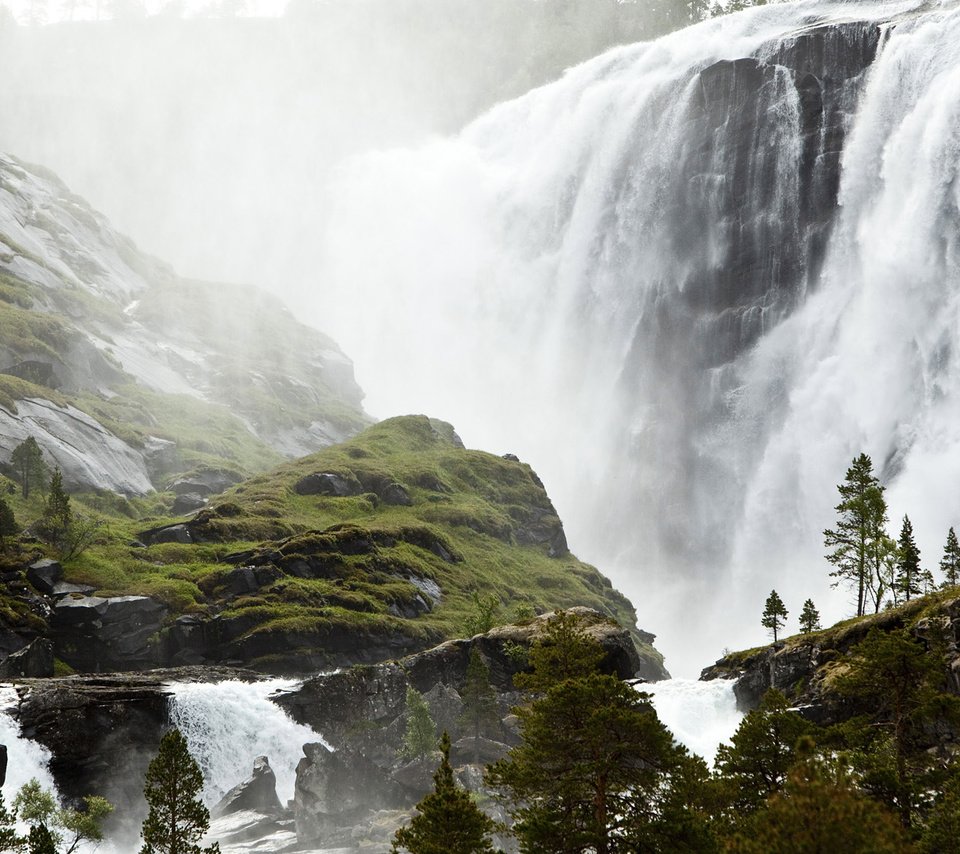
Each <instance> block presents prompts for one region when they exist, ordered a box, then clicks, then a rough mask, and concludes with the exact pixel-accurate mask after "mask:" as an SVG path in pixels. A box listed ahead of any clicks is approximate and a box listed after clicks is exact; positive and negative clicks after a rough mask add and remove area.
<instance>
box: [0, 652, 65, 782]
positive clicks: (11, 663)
mask: <svg viewBox="0 0 960 854" xmlns="http://www.w3.org/2000/svg"><path fill="white" fill-rule="evenodd" d="M44 676H53V644H52V643H50V641H48V640H47V639H46V638H37V639H36V640H35V641H32V642H31V643H30V644H28V645H27V646H25V647H24V648H23V649H21V650H19V651H18V652H14V653H11V654H10V655H8V656H7V657H6V658H5V659H4V660H3V661H0V679H21V678H25V677H26V678H42V677H44ZM0 785H2V784H0Z"/></svg>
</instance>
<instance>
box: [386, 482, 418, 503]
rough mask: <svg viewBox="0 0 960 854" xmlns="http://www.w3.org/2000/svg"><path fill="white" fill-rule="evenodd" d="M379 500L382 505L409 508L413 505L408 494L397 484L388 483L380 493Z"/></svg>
mask: <svg viewBox="0 0 960 854" xmlns="http://www.w3.org/2000/svg"><path fill="white" fill-rule="evenodd" d="M380 499H381V500H382V501H383V503H384V504H393V505H397V506H401V507H409V506H410V505H411V504H413V499H412V498H411V497H410V493H409V492H407V490H406V489H405V488H404V487H403V486H402V485H401V484H399V483H389V484H387V485H386V486H385V487H384V488H383V490H382V491H381V492H380Z"/></svg>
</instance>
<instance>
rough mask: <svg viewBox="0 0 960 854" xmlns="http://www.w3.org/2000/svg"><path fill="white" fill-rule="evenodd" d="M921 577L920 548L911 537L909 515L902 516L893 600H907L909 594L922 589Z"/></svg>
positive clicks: (919, 591) (911, 530) (913, 594)
mask: <svg viewBox="0 0 960 854" xmlns="http://www.w3.org/2000/svg"><path fill="white" fill-rule="evenodd" d="M922 582H923V579H922V578H921V576H920V549H919V548H917V542H916V540H915V539H914V538H913V525H911V524H910V517H909V516H904V517H903V525H902V527H901V528H900V539H899V540H898V541H897V577H896V580H895V582H894V586H893V589H894V602H896V601H897V598H898V595H899V598H900V599H901V600H902V601H904V602H909V601H910V597H911V596H916V595H918V594H919V593H921V592H922V591H923V587H922Z"/></svg>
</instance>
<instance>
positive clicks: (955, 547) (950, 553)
mask: <svg viewBox="0 0 960 854" xmlns="http://www.w3.org/2000/svg"><path fill="white" fill-rule="evenodd" d="M940 571H941V572H942V573H943V586H944V587H956V586H957V585H958V584H960V543H958V542H957V535H956V533H955V532H954V530H953V528H951V529H950V530H949V531H948V532H947V544H946V545H945V546H944V547H943V557H942V558H940Z"/></svg>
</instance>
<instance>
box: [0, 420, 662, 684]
mask: <svg viewBox="0 0 960 854" xmlns="http://www.w3.org/2000/svg"><path fill="white" fill-rule="evenodd" d="M7 493H8V494H9V495H10V496H11V497H10V501H11V502H12V503H13V504H14V507H15V510H16V512H17V514H18V518H20V519H21V520H22V521H24V522H28V521H30V519H31V516H34V517H35V516H37V515H38V514H39V512H40V509H41V508H40V499H39V498H31V501H30V502H27V503H24V502H23V501H21V500H19V499H18V498H17V497H16V495H15V490H14V489H13V485H12V484H10V485H9V486H8V489H7ZM169 497H170V496H169V495H167V496H165V495H159V496H156V497H154V498H151V499H149V500H146V499H132V500H123V499H112V500H111V501H104V500H103V499H102V498H101V499H96V498H95V497H89V496H87V497H85V496H75V497H74V499H73V501H74V504H75V505H76V506H77V507H78V508H80V509H83V508H85V509H86V512H88V513H91V514H93V513H97V514H100V515H101V516H102V517H104V518H106V519H107V520H108V522H107V524H106V525H105V526H104V528H103V529H102V530H101V534H100V537H99V538H98V541H97V542H96V543H95V544H94V545H93V546H91V547H90V548H89V549H88V550H87V551H86V552H84V553H83V554H81V555H80V556H79V557H77V558H76V559H74V560H72V561H71V562H69V563H68V564H67V565H66V569H65V575H64V577H63V578H62V579H60V578H58V579H56V580H51V581H49V583H47V582H46V581H43V580H41V581H39V582H38V583H37V584H35V585H34V586H36V587H38V589H39V590H43V587H44V585H45V584H46V585H47V586H48V587H49V588H50V589H49V591H47V592H48V596H47V597H46V598H45V600H44V603H45V605H46V607H47V608H48V610H49V616H48V617H47V618H45V619H44V618H42V617H40V616H37V614H38V613H39V612H38V609H36V608H34V614H35V615H34V617H31V618H30V620H31V621H32V625H30V626H27V625H26V623H27V621H26V620H25V619H24V618H23V617H22V616H16V615H15V614H16V612H18V611H19V612H21V613H22V612H23V610H24V602H26V601H28V600H29V595H30V594H29V592H28V591H27V590H26V585H25V584H22V582H21V581H20V580H19V578H20V577H19V576H18V573H19V570H20V569H21V568H23V566H25V565H26V564H27V563H30V562H33V561H34V560H35V559H36V558H38V557H40V551H39V549H38V548H37V547H36V546H35V545H32V544H29V543H27V544H24V545H23V546H22V549H23V551H22V552H21V553H20V555H19V556H17V557H11V558H8V560H7V563H8V564H9V565H10V575H9V577H10V578H11V579H13V585H14V587H16V584H18V583H21V584H22V587H23V593H22V595H21V597H20V598H16V597H14V598H13V599H11V600H10V601H9V602H8V616H7V626H8V637H9V635H10V634H11V632H12V633H13V634H16V635H17V637H18V638H19V639H20V640H21V641H23V642H25V641H27V640H29V639H30V638H31V637H34V636H37V635H38V634H39V635H42V636H45V637H49V638H50V639H51V640H52V642H53V645H54V653H55V655H56V657H57V658H58V659H60V660H61V661H62V662H63V663H65V664H67V665H69V666H70V667H73V668H76V669H78V670H85V671H93V672H96V671H99V670H106V669H136V668H145V667H154V666H167V665H180V664H243V665H247V666H251V667H255V668H258V669H261V670H267V671H273V672H287V673H289V672H295V673H304V672H309V671H315V670H319V669H323V668H328V667H331V666H340V665H344V664H350V663H356V662H358V661H377V660H382V659H385V658H394V657H397V656H399V655H402V654H406V653H408V652H411V651H414V650H418V649H423V648H426V647H428V646H430V645H432V644H434V643H436V642H438V641H440V640H443V639H445V638H449V637H455V636H462V635H463V633H464V632H465V631H469V630H470V629H471V627H474V628H482V625H479V624H478V622H477V619H478V617H482V614H481V611H482V610H483V608H484V607H488V608H490V609H491V610H492V613H491V614H490V615H489V616H490V621H493V622H497V621H498V620H499V621H502V620H504V619H507V618H510V617H513V616H515V615H516V614H517V608H518V607H520V612H519V613H520V614H521V615H522V614H533V613H535V612H543V611H547V610H551V609H553V608H557V607H567V606H572V605H586V606H589V607H592V608H595V609H597V610H598V611H600V612H601V613H604V614H607V615H609V616H612V617H614V618H616V619H617V620H618V621H619V622H620V623H621V624H622V625H623V626H625V627H627V628H629V629H631V630H633V633H634V640H635V642H636V643H637V645H638V648H639V650H640V652H641V659H642V663H643V666H642V668H641V671H640V672H641V675H643V676H644V677H646V678H650V679H656V678H663V676H664V675H665V671H664V670H663V666H662V657H661V656H660V655H659V653H657V652H656V651H655V650H654V649H653V648H652V646H651V643H652V641H653V636H652V635H649V634H647V633H644V632H640V631H638V630H636V628H635V626H636V613H635V611H634V609H633V606H632V605H631V604H630V603H629V601H628V600H627V599H626V598H625V597H624V596H622V595H621V594H620V593H618V592H617V591H616V590H614V589H613V587H612V586H611V584H610V582H609V581H608V580H607V579H606V578H605V577H604V576H603V575H601V574H600V573H599V572H598V571H597V570H596V569H595V568H593V567H592V566H589V565H587V564H584V563H582V562H581V561H579V560H578V559H577V558H576V557H574V556H573V555H571V554H570V553H569V551H568V549H567V544H566V540H565V537H564V534H563V526H562V524H561V522H560V520H559V518H557V515H556V511H555V509H554V507H553V505H552V503H551V502H550V499H549V497H548V496H547V493H546V491H545V490H544V488H543V485H542V484H541V482H540V481H539V479H538V478H537V476H536V474H535V473H534V472H533V471H532V470H531V469H530V467H529V466H527V465H525V464H523V463H521V462H519V461H517V460H516V458H513V457H510V456H509V455H508V456H507V457H497V456H494V455H491V454H488V453H484V452H481V451H474V450H468V449H465V448H464V447H463V445H462V443H461V441H460V440H459V438H458V437H457V435H456V433H455V432H454V430H453V428H452V427H451V426H450V425H449V424H446V423H444V422H442V421H437V420H434V419H430V418H427V417H425V416H406V417H400V418H394V419H390V420H388V421H384V422H381V423H379V424H376V425H374V426H372V427H370V428H368V429H367V430H366V431H364V432H363V433H361V434H360V435H358V436H357V437H355V438H353V439H350V440H348V441H346V442H344V443H341V444H338V445H335V446H332V447H329V448H326V449H324V450H322V451H319V452H318V453H315V454H312V455H310V456H307V457H304V458H302V459H299V460H296V461H293V462H288V463H284V464H281V465H279V466H277V467H275V468H273V469H271V470H270V471H268V472H265V473H262V474H259V475H257V476H255V477H253V478H250V479H247V480H245V481H244V482H242V483H240V484H238V485H236V486H234V487H232V488H231V489H229V490H227V491H226V492H225V493H224V494H223V495H221V496H219V497H217V498H216V499H213V500H212V501H211V503H210V505H209V506H208V507H206V508H204V509H203V510H201V511H199V512H198V513H196V514H195V515H192V516H190V517H188V518H186V519H179V520H177V519H173V518H171V517H169V516H164V515H163V511H162V507H163V506H165V503H166V501H167V500H168V499H169ZM158 511H159V512H158ZM48 551H49V550H48ZM27 577H28V578H29V579H32V580H33V581H36V580H37V578H36V571H32V572H31V573H28V576H27ZM63 583H69V584H72V585H75V586H74V587H70V588H60V589H59V591H58V590H57V589H56V585H57V584H63ZM145 596H146V597H150V598H149V599H144V598H143V597H145ZM33 597H34V600H35V599H36V595H35V594H33ZM491 597H492V599H491ZM111 615H112V616H111ZM481 622H482V619H481ZM488 622H489V621H488ZM18 626H19V628H18ZM24 629H27V630H26V631H24ZM118 638H122V639H123V640H122V642H118V640H117V639H118ZM5 645H7V646H11V645H16V641H12V640H9V641H8V642H7V643H6V644H5ZM21 645H22V644H21Z"/></svg>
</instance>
